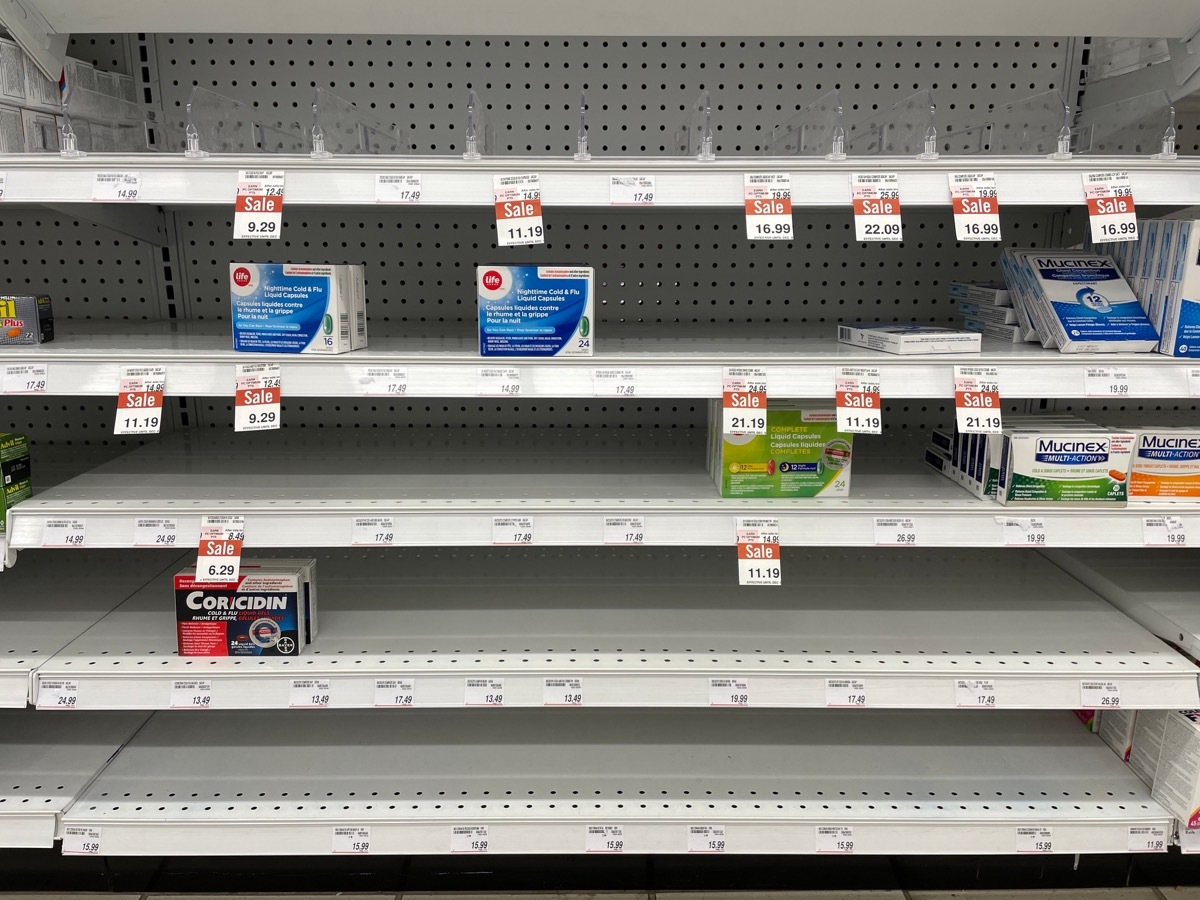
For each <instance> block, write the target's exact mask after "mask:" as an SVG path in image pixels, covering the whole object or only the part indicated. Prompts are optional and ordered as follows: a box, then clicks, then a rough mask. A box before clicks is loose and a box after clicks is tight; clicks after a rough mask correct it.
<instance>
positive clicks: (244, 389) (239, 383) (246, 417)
mask: <svg viewBox="0 0 1200 900" xmlns="http://www.w3.org/2000/svg"><path fill="white" fill-rule="evenodd" d="M281 393H282V380H281V378H280V375H279V364H278V363H241V364H239V365H238V366H237V375H236V383H235V388H234V394H233V430H234V431H269V430H272V429H276V428H278V427H279V424H280V406H279V401H280V395H281Z"/></svg>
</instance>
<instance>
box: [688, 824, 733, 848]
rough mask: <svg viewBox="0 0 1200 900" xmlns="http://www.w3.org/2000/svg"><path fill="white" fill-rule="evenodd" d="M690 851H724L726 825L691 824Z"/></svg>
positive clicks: (689, 833) (689, 835) (689, 827)
mask: <svg viewBox="0 0 1200 900" xmlns="http://www.w3.org/2000/svg"><path fill="white" fill-rule="evenodd" d="M687 852H688V853H724V852H725V826H724V825H689V826H688V831H687Z"/></svg>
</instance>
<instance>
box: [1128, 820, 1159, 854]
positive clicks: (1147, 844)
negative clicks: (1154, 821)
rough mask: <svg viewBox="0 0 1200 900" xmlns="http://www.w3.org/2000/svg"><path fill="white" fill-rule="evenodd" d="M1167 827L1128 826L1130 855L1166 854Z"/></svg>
mask: <svg viewBox="0 0 1200 900" xmlns="http://www.w3.org/2000/svg"><path fill="white" fill-rule="evenodd" d="M1167 846H1168V844H1167V826H1165V825H1130V826H1129V843H1128V847H1127V849H1128V850H1129V852H1130V853H1166V852H1167Z"/></svg>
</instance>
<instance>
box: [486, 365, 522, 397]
mask: <svg viewBox="0 0 1200 900" xmlns="http://www.w3.org/2000/svg"><path fill="white" fill-rule="evenodd" d="M476 384H477V385H478V387H477V388H476V393H478V394H479V396H480V397H517V396H520V394H521V370H520V369H518V368H516V367H515V366H483V367H481V368H480V369H479V372H478V381H477V382H476Z"/></svg>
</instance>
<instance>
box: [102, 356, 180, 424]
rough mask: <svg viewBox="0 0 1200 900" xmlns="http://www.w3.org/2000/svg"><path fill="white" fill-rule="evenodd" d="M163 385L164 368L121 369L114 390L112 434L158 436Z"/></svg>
mask: <svg viewBox="0 0 1200 900" xmlns="http://www.w3.org/2000/svg"><path fill="white" fill-rule="evenodd" d="M166 386H167V370H166V367H165V366H125V367H124V368H123V369H122V370H121V381H120V384H119V386H118V387H117V413H116V416H117V418H116V421H115V422H114V423H113V434H158V433H159V431H161V430H162V417H163V392H164V391H165V390H166Z"/></svg>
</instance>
